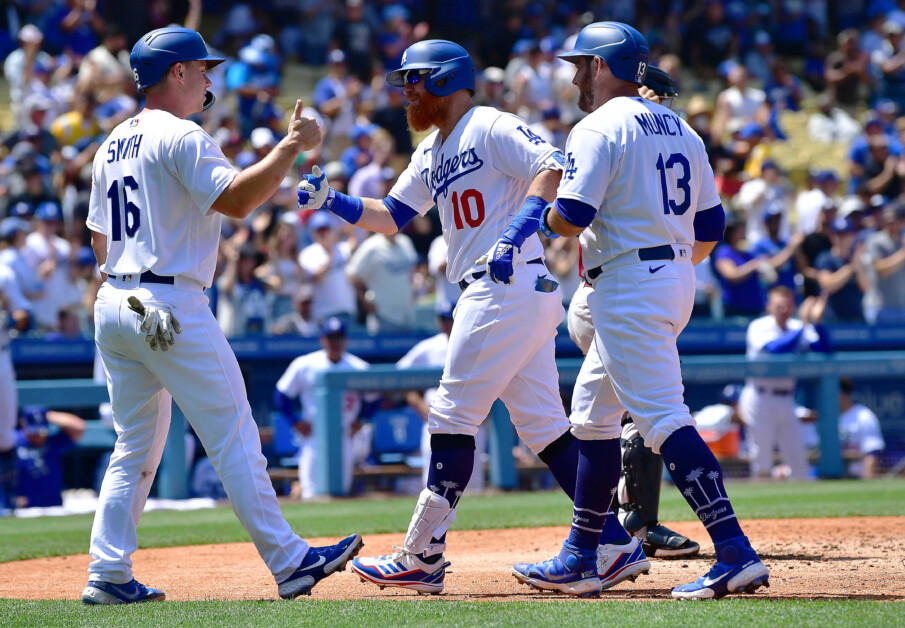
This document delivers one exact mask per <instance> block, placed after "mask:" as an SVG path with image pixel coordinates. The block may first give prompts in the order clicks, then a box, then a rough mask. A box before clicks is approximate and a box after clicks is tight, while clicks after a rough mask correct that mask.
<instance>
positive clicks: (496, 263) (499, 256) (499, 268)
mask: <svg viewBox="0 0 905 628" xmlns="http://www.w3.org/2000/svg"><path fill="white" fill-rule="evenodd" d="M518 254H519V249H518V247H517V246H516V245H515V243H514V242H513V241H512V240H510V239H509V238H507V237H506V236H503V237H502V238H500V239H499V240H497V241H496V243H495V244H494V245H493V246H492V247H490V250H489V251H487V253H485V254H484V255H483V256H481V258H480V259H478V261H477V262H475V266H484V267H485V270H486V271H487V276H488V277H490V279H491V281H493V282H494V283H502V284H506V285H507V286H511V285H512V283H513V279H512V275H513V269H514V268H515V265H516V264H517V263H518Z"/></svg>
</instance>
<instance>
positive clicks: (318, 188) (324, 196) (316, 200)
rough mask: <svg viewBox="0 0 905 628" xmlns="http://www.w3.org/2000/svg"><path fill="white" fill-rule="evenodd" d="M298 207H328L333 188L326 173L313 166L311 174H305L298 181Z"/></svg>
mask: <svg viewBox="0 0 905 628" xmlns="http://www.w3.org/2000/svg"><path fill="white" fill-rule="evenodd" d="M298 198H299V209H320V208H321V207H323V206H324V205H326V206H327V208H328V209H329V207H330V205H332V201H333V188H331V187H330V183H329V182H328V181H327V175H326V174H324V172H323V171H322V170H321V169H320V166H314V167H313V168H312V169H311V174H306V175H305V176H304V177H302V180H301V181H299V189H298Z"/></svg>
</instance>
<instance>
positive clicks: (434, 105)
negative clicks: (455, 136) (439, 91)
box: [405, 90, 443, 131]
mask: <svg viewBox="0 0 905 628" xmlns="http://www.w3.org/2000/svg"><path fill="white" fill-rule="evenodd" d="M418 101H419V102H418V104H410V105H409V106H408V108H407V109H406V111H405V118H406V120H407V121H408V125H409V128H410V129H412V130H413V131H426V130H428V129H429V128H431V127H432V126H433V125H434V124H436V122H437V121H438V120H439V119H440V115H441V114H442V112H443V103H441V102H440V101H441V98H440V97H439V96H435V95H433V94H431V93H430V92H428V91H426V90H425V91H424V92H423V93H422V94H421V95H420V97H419V99H418Z"/></svg>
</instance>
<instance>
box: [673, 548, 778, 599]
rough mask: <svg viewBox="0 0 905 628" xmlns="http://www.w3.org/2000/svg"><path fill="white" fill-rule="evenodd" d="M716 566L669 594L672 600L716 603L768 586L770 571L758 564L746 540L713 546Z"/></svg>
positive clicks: (758, 561)
mask: <svg viewBox="0 0 905 628" xmlns="http://www.w3.org/2000/svg"><path fill="white" fill-rule="evenodd" d="M715 549H716V558H717V563H716V565H714V566H713V568H712V569H711V570H710V571H708V572H707V575H705V576H702V577H700V578H698V579H697V580H695V581H694V582H692V583H690V584H683V585H682V586H680V587H676V588H675V589H673V590H672V596H673V597H674V598H676V599H680V600H697V599H710V598H713V599H719V598H721V597H725V596H727V595H729V594H730V593H742V592H745V593H754V592H755V591H757V589H759V588H760V587H769V586H770V571H769V570H768V569H767V566H766V565H765V564H763V563H762V562H760V559H759V558H758V557H757V553H756V552H755V551H754V550H753V549H751V543H750V542H749V541H748V537H746V536H737V537H735V538H732V539H729V540H727V541H723V542H722V543H718V544H716V546H715Z"/></svg>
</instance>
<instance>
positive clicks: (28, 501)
mask: <svg viewBox="0 0 905 628" xmlns="http://www.w3.org/2000/svg"><path fill="white" fill-rule="evenodd" d="M20 424H21V426H22V427H21V429H20V430H19V431H18V433H17V434H16V455H17V457H18V467H19V478H18V487H17V491H16V493H17V497H16V505H17V506H18V507H19V508H36V507H41V508H46V507H48V506H62V505H63V462H62V461H63V454H65V453H66V452H68V451H70V450H71V449H73V448H74V447H75V445H76V443H77V442H78V441H79V440H80V439H81V438H82V435H83V434H84V433H85V421H84V420H83V419H81V418H79V417H77V416H75V415H74V414H69V413H68V412H57V411H55V410H48V409H47V408H45V407H43V406H30V407H27V408H24V409H23V410H22V416H21V418H20ZM51 425H55V426H57V427H58V428H59V431H58V432H56V433H53V434H51Z"/></svg>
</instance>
